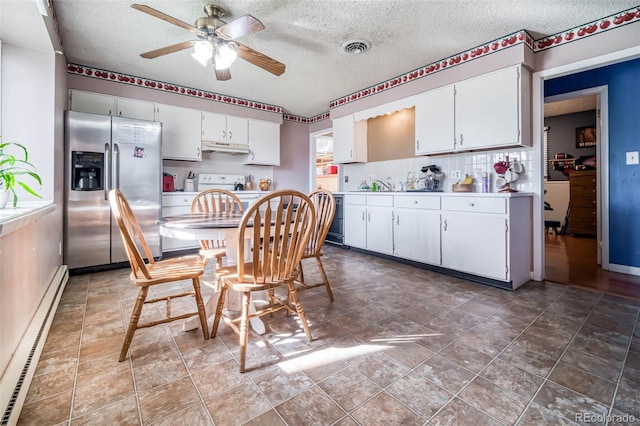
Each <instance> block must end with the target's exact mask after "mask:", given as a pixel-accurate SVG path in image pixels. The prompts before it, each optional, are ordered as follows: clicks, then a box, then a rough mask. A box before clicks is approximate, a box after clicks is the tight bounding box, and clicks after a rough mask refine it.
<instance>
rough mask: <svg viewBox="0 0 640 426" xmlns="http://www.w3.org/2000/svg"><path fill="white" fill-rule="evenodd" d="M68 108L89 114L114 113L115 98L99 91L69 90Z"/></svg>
mask: <svg viewBox="0 0 640 426" xmlns="http://www.w3.org/2000/svg"><path fill="white" fill-rule="evenodd" d="M69 110H70V111H79V112H88V113H90V114H100V115H114V112H115V110H116V98H115V97H113V96H109V95H102V94H100V93H92V92H83V91H81V90H70V91H69Z"/></svg>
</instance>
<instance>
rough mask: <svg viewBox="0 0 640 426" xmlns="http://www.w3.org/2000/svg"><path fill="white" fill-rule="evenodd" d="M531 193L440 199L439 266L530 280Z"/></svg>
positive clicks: (514, 284) (521, 281)
mask: <svg viewBox="0 0 640 426" xmlns="http://www.w3.org/2000/svg"><path fill="white" fill-rule="evenodd" d="M531 220H532V219H531V197H513V198H512V197H508V198H503V197H443V200H442V266H444V267H445V268H449V269H455V270H457V271H462V272H466V273H469V274H474V275H479V276H482V277H487V278H491V279H495V280H499V281H504V282H508V283H511V287H512V288H513V289H515V288H518V287H519V286H521V285H522V284H524V283H525V282H527V281H529V279H530V278H531V253H532V252H531V250H532V231H531Z"/></svg>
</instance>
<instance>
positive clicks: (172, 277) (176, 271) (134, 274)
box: [109, 189, 209, 361]
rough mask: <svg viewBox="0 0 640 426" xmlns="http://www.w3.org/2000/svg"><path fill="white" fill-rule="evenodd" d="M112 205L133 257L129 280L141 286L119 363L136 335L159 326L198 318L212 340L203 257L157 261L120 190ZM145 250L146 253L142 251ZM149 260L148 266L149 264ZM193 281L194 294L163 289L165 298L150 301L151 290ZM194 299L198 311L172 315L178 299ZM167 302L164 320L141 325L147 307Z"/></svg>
mask: <svg viewBox="0 0 640 426" xmlns="http://www.w3.org/2000/svg"><path fill="white" fill-rule="evenodd" d="M109 202H110V204H111V210H112V212H113V216H114V218H115V220H116V222H117V223H118V227H119V228H120V235H121V236H122V240H123V242H124V246H125V248H126V251H127V256H128V257H129V264H130V265H131V274H130V275H129V279H130V280H131V284H133V285H135V286H138V287H139V288H140V290H139V291H138V297H137V299H136V302H135V304H134V306H133V312H132V314H131V319H130V321H129V327H128V328H127V334H126V336H125V338H124V343H123V344H122V351H121V352H120V358H119V361H124V359H125V357H126V356H127V351H128V350H129V346H130V345H131V340H133V334H134V333H135V332H136V330H138V329H140V328H145V327H152V326H154V325H158V324H164V323H168V322H171V321H176V320H180V319H184V318H189V317H192V316H195V315H198V316H199V317H200V325H201V327H202V332H203V334H204V338H205V340H208V339H209V330H208V328H207V317H206V313H205V309H204V303H203V301H202V295H201V293H200V277H201V276H202V274H203V273H204V268H205V266H206V265H205V263H204V262H203V260H202V259H201V258H200V256H197V255H194V256H183V257H176V258H170V259H166V260H161V261H155V260H154V259H153V255H152V254H151V250H150V249H149V245H148V244H147V242H146V240H145V238H144V235H143V233H142V229H141V228H140V225H139V224H138V221H137V219H136V217H135V215H134V214H133V211H132V210H131V207H130V206H129V203H128V202H127V200H126V198H125V197H124V195H123V194H122V192H121V191H120V190H119V189H113V190H111V191H110V192H109ZM140 248H141V249H142V252H141V251H140ZM145 258H146V262H145ZM183 280H191V284H192V285H193V290H192V291H188V292H184V291H182V292H180V293H176V294H173V293H172V294H167V291H168V290H167V289H162V294H163V295H164V297H157V298H154V299H149V300H147V296H148V293H149V288H150V287H152V286H159V285H162V284H167V283H174V282H177V281H183ZM186 296H193V297H194V298H195V302H196V306H197V311H196V312H189V313H184V314H180V315H176V316H172V315H171V301H172V300H173V299H175V298H179V297H186ZM163 301H164V302H166V317H165V318H164V319H161V320H156V321H149V322H147V323H143V324H140V323H139V321H140V314H141V313H142V307H143V306H144V305H145V304H150V303H157V302H163Z"/></svg>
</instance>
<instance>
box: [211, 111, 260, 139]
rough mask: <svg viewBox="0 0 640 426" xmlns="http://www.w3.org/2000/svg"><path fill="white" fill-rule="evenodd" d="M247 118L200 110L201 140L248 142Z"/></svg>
mask: <svg viewBox="0 0 640 426" xmlns="http://www.w3.org/2000/svg"><path fill="white" fill-rule="evenodd" d="M248 122H249V120H248V119H246V118H242V117H234V116H231V115H224V114H216V113H213V112H206V111H203V112H202V140H205V141H212V142H226V143H237V144H246V143H248V132H249V126H248Z"/></svg>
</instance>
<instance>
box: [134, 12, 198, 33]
mask: <svg viewBox="0 0 640 426" xmlns="http://www.w3.org/2000/svg"><path fill="white" fill-rule="evenodd" d="M131 7H132V8H134V9H136V10H139V11H140V12H144V13H146V14H149V15H151V16H154V17H156V18H159V19H162V20H163V21H165V22H168V23H170V24H173V25H177V26H178V27H180V28H182V29H185V30H187V31H190V32H192V33H194V34H196V35H199V36H204V37H206V36H207V33H205V32H204V31H202V30H199V29H198V28H196V27H194V26H193V25H189V24H187V23H186V22H183V21H181V20H179V19H176V18H174V17H173V16H169V15H167V14H166V13H162V12H160V11H159V10H156V9H154V8H152V7H149V6H145V5H144V4H132V5H131Z"/></svg>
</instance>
